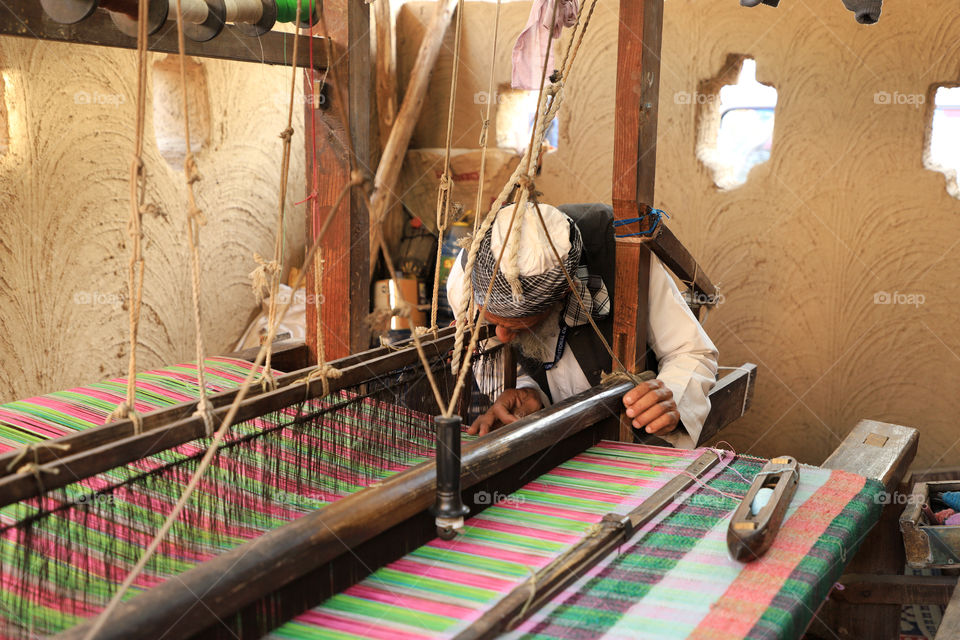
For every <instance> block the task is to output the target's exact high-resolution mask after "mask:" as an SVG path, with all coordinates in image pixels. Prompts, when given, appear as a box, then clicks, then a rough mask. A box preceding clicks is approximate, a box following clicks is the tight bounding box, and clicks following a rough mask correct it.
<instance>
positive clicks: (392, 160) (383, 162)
mask: <svg viewBox="0 0 960 640" xmlns="http://www.w3.org/2000/svg"><path fill="white" fill-rule="evenodd" d="M456 8H457V0H439V2H437V7H436V9H435V11H434V13H433V17H432V18H431V20H430V24H429V26H428V27H427V29H426V31H425V32H424V35H423V40H422V41H421V42H420V50H419V51H418V52H417V59H416V61H415V62H414V63H413V70H412V71H411V73H410V81H409V82H408V83H407V86H406V89H405V90H404V94H403V103H402V104H401V105H400V111H399V112H398V113H397V117H396V120H395V121H394V123H393V127H392V128H391V129H390V135H389V137H388V138H387V141H386V144H384V148H383V155H382V157H381V158H380V164H379V165H378V166H377V174H376V176H375V178H374V181H373V188H374V191H373V195H372V196H371V198H370V205H371V208H372V211H371V213H370V221H371V222H372V223H373V225H374V228H373V229H371V236H372V237H373V238H377V237H378V236H377V234H379V233H380V224H381V223H382V222H383V219H384V216H385V215H386V213H387V209H388V207H389V206H390V205H391V204H392V203H394V202H396V201H397V199H398V198H397V195H396V194H395V193H394V188H395V187H396V185H397V178H398V177H399V176H400V169H401V168H402V167H403V160H404V158H405V157H406V155H407V147H409V145H410V138H411V137H412V136H413V130H414V128H415V127H416V126H417V120H419V118H420V111H421V110H422V109H423V103H424V100H426V97H427V87H428V85H429V84H430V75H431V74H432V73H433V67H434V65H436V63H437V57H438V56H439V55H440V47H441V45H442V44H443V38H444V36H445V35H446V33H447V28H448V27H449V26H450V21H451V19H452V18H453V13H454V10H456ZM441 242H442V239H441ZM378 250H379V248H378V246H377V243H376V242H371V243H370V262H371V263H373V262H374V261H375V258H376V255H377V251H378Z"/></svg>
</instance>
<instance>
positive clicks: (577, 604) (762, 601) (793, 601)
mask: <svg viewBox="0 0 960 640" xmlns="http://www.w3.org/2000/svg"><path fill="white" fill-rule="evenodd" d="M700 453H701V451H677V450H673V449H659V448H654V447H644V446H640V445H626V444H621V443H610V442H607V443H602V444H600V445H598V446H596V447H593V448H591V449H589V450H588V451H586V452H585V453H583V454H582V455H580V456H577V457H576V458H573V459H572V460H570V461H568V462H566V463H564V464H562V465H560V466H559V467H557V468H556V469H554V470H553V471H551V472H549V473H547V474H545V475H543V476H541V477H540V478H538V479H536V480H535V481H533V482H531V483H530V484H528V485H526V486H525V487H524V488H523V489H521V490H520V491H517V492H516V493H514V494H512V495H510V496H508V497H505V498H503V499H501V500H500V501H499V502H498V503H497V504H496V505H495V506H491V507H489V508H487V509H486V510H485V511H483V512H482V513H480V514H478V515H477V516H475V517H473V518H471V519H470V520H469V521H468V522H467V525H466V529H465V531H464V533H463V534H462V535H460V536H459V537H458V538H457V539H455V540H453V541H449V542H447V541H443V540H440V539H437V540H434V541H433V542H430V543H429V544H427V545H425V546H423V547H421V548H419V549H417V550H416V551H414V552H412V553H410V554H409V555H407V556H405V557H404V558H402V559H401V560H399V561H397V562H394V563H393V564H390V565H388V566H386V567H384V568H382V569H380V570H379V571H376V572H375V573H374V574H372V575H371V576H370V577H368V578H367V579H366V580H364V581H363V582H361V583H359V584H357V585H355V586H354V587H352V588H350V589H347V590H346V591H344V592H343V593H341V594H339V595H336V596H334V597H333V598H330V599H329V600H327V601H326V602H325V603H324V604H323V605H321V606H319V607H317V608H315V609H313V610H311V611H309V612H307V613H305V614H303V615H301V616H299V617H298V618H296V619H295V620H293V621H291V622H290V623H288V624H286V625H284V626H283V627H281V628H279V629H277V630H275V631H274V632H273V634H272V636H271V637H273V638H285V639H308V638H331V639H343V638H358V637H359V638H378V639H383V640H387V639H391V640H393V639H400V640H404V639H412V638H439V637H451V636H454V635H456V634H457V633H458V632H460V631H462V630H463V629H464V628H465V627H466V626H467V625H469V624H470V623H471V621H473V620H475V619H477V618H478V617H479V616H480V615H481V614H482V613H483V612H484V611H486V610H488V609H490V608H491V607H493V606H494V605H495V604H496V603H497V602H498V600H499V599H500V598H501V597H502V596H503V595H504V594H505V593H507V592H509V591H510V590H512V589H513V588H515V587H516V586H517V585H519V584H521V583H522V582H524V581H526V580H529V579H530V578H531V576H532V575H533V572H535V571H536V570H537V569H540V568H542V567H543V566H545V565H546V564H548V563H549V562H550V561H552V560H553V559H554V558H556V557H557V556H558V555H559V554H561V553H562V552H563V551H564V550H566V549H568V548H569V547H570V546H571V545H573V544H575V543H576V542H577V541H578V540H579V539H581V537H582V536H583V535H584V534H585V532H586V531H587V530H588V528H589V527H590V526H591V525H593V524H594V523H596V522H598V521H599V520H600V519H601V518H602V517H603V516H604V515H605V514H607V513H611V512H615V513H626V512H628V511H629V510H631V509H633V508H634V507H635V506H636V505H638V504H639V503H640V502H642V501H643V499H644V498H646V497H648V496H650V495H651V494H652V493H653V492H654V491H656V490H657V489H658V488H659V487H661V486H662V485H663V484H664V483H665V482H666V481H667V480H669V479H670V478H671V477H673V476H675V475H676V474H677V472H678V471H679V470H681V469H683V468H684V467H686V466H687V465H688V464H689V463H690V462H692V460H693V459H695V458H696V457H697V456H698V455H699V454H700ZM762 462H763V461H761V460H757V459H754V458H749V457H745V456H738V457H736V458H735V459H733V460H732V461H731V459H730V458H729V457H728V458H727V463H728V464H725V465H723V466H718V467H715V468H714V469H713V470H711V471H710V472H709V473H708V474H707V475H706V476H705V478H704V479H705V480H706V483H707V484H708V485H709V487H711V489H707V488H704V487H701V486H693V487H692V488H691V489H690V490H688V491H687V492H685V493H684V494H683V495H681V496H679V497H678V499H677V500H675V501H674V503H673V505H672V506H671V507H670V508H669V509H667V510H666V511H665V512H664V513H662V514H661V515H660V516H659V517H658V518H657V519H656V520H655V521H653V522H651V523H649V524H648V525H647V526H646V527H644V528H643V529H641V530H639V531H638V532H636V533H635V534H634V536H633V537H632V538H631V540H630V542H629V543H628V545H625V546H624V547H623V548H622V549H621V551H620V553H619V555H616V556H613V557H610V558H607V559H606V560H605V561H604V562H602V563H601V564H600V565H598V566H597V567H595V568H594V569H593V570H592V571H590V572H589V574H588V575H586V576H584V578H583V579H581V580H580V581H579V582H578V583H576V584H575V585H573V586H572V587H571V588H569V589H568V590H566V591H565V592H563V593H562V594H560V595H559V596H558V597H557V598H555V599H554V601H553V602H552V603H551V604H550V605H548V606H547V607H545V608H544V609H542V610H540V611H539V612H537V613H536V614H535V615H534V616H533V617H531V619H529V620H527V621H525V622H524V623H523V624H522V625H521V627H520V628H519V629H517V630H515V631H514V632H512V634H511V635H514V636H523V637H535V638H570V639H577V640H579V639H585V638H600V637H605V638H606V637H609V638H644V639H647V638H651V639H652V638H671V639H672V638H704V639H706V638H797V637H799V636H800V635H801V634H802V632H803V630H804V629H805V627H806V624H807V622H808V621H809V620H810V618H811V616H812V615H813V612H814V611H815V610H816V608H817V607H818V606H819V604H820V602H821V601H822V599H823V598H824V597H825V595H826V593H827V591H828V589H829V588H830V587H831V586H832V585H833V583H834V581H835V580H836V578H837V577H838V576H839V574H840V573H841V571H842V569H843V567H844V564H845V559H846V558H847V557H848V556H849V555H852V553H853V551H854V550H855V549H856V548H857V546H858V545H859V541H860V539H861V537H862V536H863V535H864V534H865V533H866V532H867V531H868V530H869V528H870V527H871V526H872V525H873V523H874V522H875V521H876V519H877V517H878V516H879V511H880V502H881V501H880V500H877V497H878V496H879V495H880V493H881V492H882V487H881V486H880V485H879V483H876V482H875V481H872V480H866V479H865V478H862V477H860V476H856V475H853V474H849V473H845V472H841V471H828V470H821V469H815V468H804V469H803V471H802V472H801V480H800V485H799V487H798V490H797V494H796V497H795V499H794V501H793V503H792V505H791V507H790V510H789V512H788V516H787V520H786V522H785V524H784V527H783V529H782V530H781V532H780V535H779V536H778V538H777V540H776V542H775V544H774V546H773V547H772V548H771V549H770V550H769V551H768V552H767V554H766V555H765V556H763V558H761V559H760V560H758V561H756V562H753V563H751V564H746V565H744V564H740V563H737V562H735V561H733V560H731V559H730V557H729V555H728V553H727V550H726V544H725V535H726V527H727V524H728V521H727V518H728V517H729V515H730V513H731V512H732V511H733V509H734V508H735V507H736V506H737V502H738V501H737V500H734V499H733V498H730V497H725V496H723V495H721V494H720V493H718V492H717V491H714V489H715V490H719V491H722V492H724V493H727V494H736V495H743V494H745V493H746V490H747V488H748V486H749V480H750V479H751V478H752V477H753V476H754V475H755V474H756V473H757V472H758V471H759V470H760V468H761V466H762Z"/></svg>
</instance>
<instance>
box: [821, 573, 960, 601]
mask: <svg viewBox="0 0 960 640" xmlns="http://www.w3.org/2000/svg"><path fill="white" fill-rule="evenodd" d="M837 583H838V584H839V585H840V586H842V587H843V588H842V589H834V590H833V591H831V592H830V598H831V599H832V600H836V601H839V602H845V603H848V604H893V605H898V606H902V605H905V604H934V605H941V606H944V605H946V604H947V603H949V602H950V597H951V595H952V594H953V592H954V587H956V586H957V577H956V576H899V575H882V574H881V575H874V574H870V573H849V574H844V575H843V576H841V577H840V580H838V581H837Z"/></svg>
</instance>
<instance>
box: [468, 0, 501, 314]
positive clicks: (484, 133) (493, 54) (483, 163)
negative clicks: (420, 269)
mask: <svg viewBox="0 0 960 640" xmlns="http://www.w3.org/2000/svg"><path fill="white" fill-rule="evenodd" d="M501 7H502V0H497V15H496V19H495V21H494V25H493V46H492V47H491V48H490V79H489V81H488V83H487V104H486V109H485V112H484V113H483V114H482V116H481V125H480V178H479V181H478V183H477V203H476V206H475V207H474V208H473V211H474V213H473V235H474V236H476V235H477V228H478V227H479V225H480V211H481V210H482V208H483V184H484V180H486V172H487V146H488V144H487V138H488V134H489V132H490V111H491V110H492V109H493V105H494V104H497V103H498V102H499V100H498V98H497V95H496V93H495V89H496V85H495V80H496V76H495V75H494V69H495V68H496V65H497V44H498V39H499V38H498V37H499V35H500V9H501ZM473 313H474V302H473V298H472V297H471V299H470V300H469V302H468V303H467V315H466V317H473Z"/></svg>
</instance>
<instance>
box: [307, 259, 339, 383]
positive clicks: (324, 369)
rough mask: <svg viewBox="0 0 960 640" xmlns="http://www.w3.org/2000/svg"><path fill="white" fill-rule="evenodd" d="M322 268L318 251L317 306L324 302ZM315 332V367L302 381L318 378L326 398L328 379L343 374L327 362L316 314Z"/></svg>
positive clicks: (314, 275)
mask: <svg viewBox="0 0 960 640" xmlns="http://www.w3.org/2000/svg"><path fill="white" fill-rule="evenodd" d="M323 267H324V260H323V251H322V250H321V249H318V250H317V257H316V258H314V259H313V282H314V293H315V295H316V299H317V301H318V303H319V304H323V300H324V297H323ZM315 330H316V336H317V366H316V368H315V369H314V370H313V371H311V372H310V373H308V374H307V376H306V378H304V380H303V381H304V382H306V383H309V382H310V381H311V380H315V379H317V378H320V381H321V383H322V384H323V396H324V397H327V396H329V395H330V379H331V378H339V377H340V376H342V375H343V372H342V371H340V369H337V368H336V367H334V366H333V365H331V364H329V363H328V362H327V350H326V346H325V345H324V340H323V322H321V320H320V314H319V313H317V322H316V327H315ZM308 388H309V387H308Z"/></svg>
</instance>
